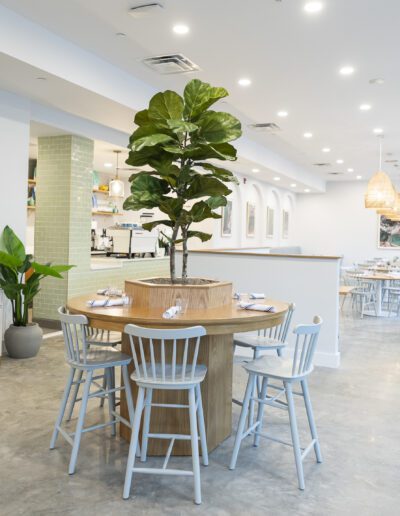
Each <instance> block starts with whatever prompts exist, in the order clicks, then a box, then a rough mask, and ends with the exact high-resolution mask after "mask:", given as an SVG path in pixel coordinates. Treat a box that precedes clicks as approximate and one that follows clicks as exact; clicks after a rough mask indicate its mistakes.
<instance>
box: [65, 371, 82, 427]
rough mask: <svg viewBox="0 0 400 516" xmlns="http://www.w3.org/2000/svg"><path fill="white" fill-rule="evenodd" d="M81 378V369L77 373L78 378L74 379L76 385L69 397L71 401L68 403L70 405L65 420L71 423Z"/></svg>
mask: <svg viewBox="0 0 400 516" xmlns="http://www.w3.org/2000/svg"><path fill="white" fill-rule="evenodd" d="M82 376H83V371H82V369H81V370H80V371H78V376H77V379H76V381H77V383H76V384H75V385H74V390H73V394H72V397H71V401H70V402H69V403H70V405H69V410H68V413H67V419H66V420H67V421H71V417H72V413H73V411H74V408H75V403H76V398H77V397H78V392H79V387H80V385H81V384H80V383H79V382H80V381H81V380H82Z"/></svg>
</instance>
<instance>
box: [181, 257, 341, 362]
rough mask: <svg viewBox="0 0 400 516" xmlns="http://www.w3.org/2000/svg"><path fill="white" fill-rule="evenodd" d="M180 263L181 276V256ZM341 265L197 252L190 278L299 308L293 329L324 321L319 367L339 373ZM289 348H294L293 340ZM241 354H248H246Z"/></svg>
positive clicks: (321, 260) (190, 263)
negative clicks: (223, 282)
mask: <svg viewBox="0 0 400 516" xmlns="http://www.w3.org/2000/svg"><path fill="white" fill-rule="evenodd" d="M178 261H179V263H178V270H180V267H181V253H178ZM339 262H340V261H339V260H338V259H324V258H294V257H290V256H288V257H278V256H273V255H270V256H260V255H257V254H250V255H249V254H244V255H240V256H239V255H234V254H230V253H224V254H222V253H213V252H209V253H207V252H192V253H191V254H190V256H189V261H188V269H189V270H188V272H189V275H190V276H200V277H206V278H207V277H208V278H215V279H220V280H227V281H232V283H233V287H234V291H237V292H242V293H249V292H263V293H264V294H265V295H266V297H269V298H272V299H279V300H281V301H286V302H288V303H291V302H293V303H295V304H296V311H295V313H294V315H293V325H296V324H300V323H308V322H312V319H313V317H314V316H315V315H320V316H321V317H322V318H323V320H324V323H323V327H322V330H321V336H320V339H319V343H318V349H317V352H316V356H315V363H316V364H317V365H321V366H327V367H338V366H339V364H340V352H339V295H338V289H339ZM289 342H290V343H291V344H292V345H293V338H292V337H291V338H290V339H289ZM239 354H241V355H244V354H245V353H244V352H243V350H240V352H239Z"/></svg>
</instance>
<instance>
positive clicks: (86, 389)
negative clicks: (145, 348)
mask: <svg viewBox="0 0 400 516" xmlns="http://www.w3.org/2000/svg"><path fill="white" fill-rule="evenodd" d="M58 313H59V317H60V321H61V327H62V331H63V335H64V346H65V355H66V360H67V363H68V365H69V366H70V372H69V376H68V380H67V384H66V386H65V389H64V394H63V397H62V400H61V405H60V410H59V413H58V416H57V420H56V423H55V426H54V431H53V435H52V438H51V441H50V449H51V450H52V449H53V448H54V447H55V444H56V440H57V436H58V434H59V433H60V434H61V435H62V436H63V437H64V439H65V440H66V441H67V442H68V443H69V444H70V445H71V446H72V453H71V458H70V463H69V468H68V473H69V474H70V475H72V474H73V473H75V468H76V461H77V458H78V452H79V446H80V442H81V437H82V434H83V433H86V432H89V431H91V430H97V429H99V428H103V427H105V426H111V432H112V435H115V434H116V424H117V422H121V421H122V422H123V423H124V424H125V425H127V426H128V427H130V428H132V424H133V419H134V408H133V400H132V394H131V389H130V383H129V374H128V364H129V363H130V362H131V360H132V359H131V357H129V356H128V355H125V354H123V353H120V352H119V351H116V350H115V349H113V348H106V349H100V348H96V349H90V347H89V345H88V342H87V330H86V328H87V325H88V319H87V317H86V316H85V315H70V314H68V313H67V310H66V308H65V307H61V308H59V309H58ZM115 367H121V372H122V378H123V384H124V385H123V386H122V385H121V387H118V388H116V387H115V386H114V382H113V375H114V368H115ZM97 370H102V372H101V374H99V375H97V376H95V371H97ZM81 373H82V374H81ZM75 374H77V376H78V379H77V380H74V377H75ZM83 374H84V377H83V378H82V376H83ZM103 376H105V378H106V387H105V388H104V387H103V385H101V384H99V383H98V382H97V380H99V379H103ZM79 384H83V394H82V398H76V399H74V400H73V403H75V402H76V401H81V406H80V410H79V416H78V421H77V424H76V429H75V432H72V433H68V432H67V431H66V430H65V429H64V428H62V426H61V425H62V422H63V419H64V414H65V409H66V406H67V403H68V398H69V396H70V393H71V388H72V386H77V385H78V387H79ZM92 385H94V386H95V387H97V390H96V391H94V392H91V391H90V388H91V386H92ZM121 390H125V394H126V402H127V406H128V413H129V420H130V421H127V420H126V419H125V418H123V417H121V416H120V415H119V414H117V412H116V411H115V393H116V392H117V391H121ZM94 397H107V399H108V409H109V417H110V420H109V421H107V422H106V423H100V424H97V425H93V426H90V427H87V428H84V427H83V425H84V421H85V415H86V408H87V403H88V400H89V399H91V398H94Z"/></svg>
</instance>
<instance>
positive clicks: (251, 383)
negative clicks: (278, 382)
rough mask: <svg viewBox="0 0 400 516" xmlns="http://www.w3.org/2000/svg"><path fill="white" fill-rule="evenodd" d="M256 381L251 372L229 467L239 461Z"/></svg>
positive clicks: (231, 467) (233, 466) (232, 466)
mask: <svg viewBox="0 0 400 516" xmlns="http://www.w3.org/2000/svg"><path fill="white" fill-rule="evenodd" d="M255 381H256V375H254V374H251V373H250V374H249V379H248V380H247V387H246V393H245V395H244V400H243V405H242V411H241V413H240V418H239V425H238V429H237V431H236V437H235V445H234V447H233V452H232V458H231V463H230V465H229V469H235V466H236V461H237V458H238V454H239V448H240V443H241V442H242V439H243V430H244V426H245V424H246V416H247V412H248V410H249V403H250V398H251V396H252V394H253V391H254V385H255Z"/></svg>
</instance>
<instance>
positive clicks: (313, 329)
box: [229, 316, 322, 490]
mask: <svg viewBox="0 0 400 516" xmlns="http://www.w3.org/2000/svg"><path fill="white" fill-rule="evenodd" d="M321 324H322V319H321V318H320V317H318V316H316V317H314V323H313V324H309V325H307V324H300V325H298V326H297V327H296V328H295V329H294V330H293V333H294V334H295V335H296V345H295V348H294V355H293V358H290V359H284V358H280V357H274V356H263V357H261V358H258V359H256V360H254V361H253V362H250V363H248V364H245V365H244V366H243V367H244V368H245V369H246V371H247V372H248V374H249V379H248V382H247V388H246V394H245V396H244V400H243V406H242V411H241V414H240V418H239V425H238V429H237V433H236V438H235V444H234V448H233V453H232V458H231V462H230V466H229V469H235V467H236V462H237V458H238V454H239V449H240V444H241V442H242V440H243V439H244V438H245V437H246V436H247V435H249V434H251V433H253V434H254V446H258V444H259V440H260V437H264V438H266V439H269V440H271V441H275V442H278V443H280V444H285V445H287V446H291V447H292V448H293V451H294V458H295V462H296V469H297V477H298V482H299V489H301V490H303V489H304V487H305V483H304V472H303V460H304V459H305V457H306V456H307V455H308V453H309V452H310V451H311V450H312V449H314V452H315V456H316V459H317V462H322V455H321V449H320V445H319V439H318V434H317V428H316V425H315V421H314V415H313V410H312V406H311V400H310V395H309V391H308V376H309V375H310V374H311V373H312V371H313V358H314V354H315V350H316V346H317V341H318V336H319V332H320V329H321ZM258 378H261V379H262V384H261V392H259V393H258V394H257V395H256V396H254V390H255V385H256V382H257V379H258ZM271 378H272V380H273V381H276V382H282V385H278V386H276V385H271V384H269V383H268V381H269V379H271ZM294 384H300V386H301V392H294V391H293V385H294ZM267 387H269V388H271V389H273V390H274V391H277V394H275V395H273V396H269V395H268V394H267ZM294 394H295V395H298V396H301V397H302V398H303V399H304V404H305V408H306V412H307V417H308V423H309V426H310V432H311V437H312V440H311V442H310V443H309V444H308V446H307V447H306V448H301V447H300V439H299V433H298V428H297V420H296V411H295V405H294V398H293V395H294ZM282 395H286V402H284V401H282V400H280V399H279V398H280V397H281V396H282ZM250 400H253V401H254V402H256V403H258V411H257V419H256V421H255V423H254V424H252V425H251V426H249V427H248V428H247V429H245V424H246V418H247V413H248V411H249V405H250ZM264 405H269V406H271V407H275V408H279V409H283V410H287V411H288V412H289V421H290V430H291V436H292V442H291V443H289V442H286V441H284V440H282V439H280V438H278V437H275V436H271V435H269V434H266V433H263V432H262V418H263V410H264Z"/></svg>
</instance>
